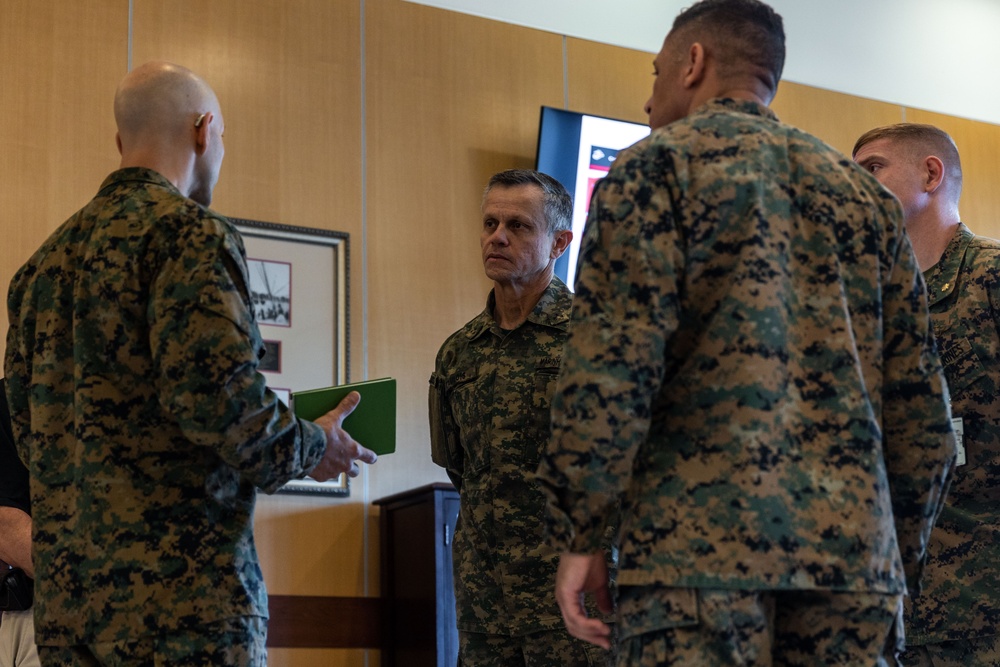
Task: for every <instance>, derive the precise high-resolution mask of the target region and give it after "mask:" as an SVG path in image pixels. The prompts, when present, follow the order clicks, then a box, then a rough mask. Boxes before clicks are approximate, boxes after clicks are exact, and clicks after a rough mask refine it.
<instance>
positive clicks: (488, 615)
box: [430, 278, 572, 635]
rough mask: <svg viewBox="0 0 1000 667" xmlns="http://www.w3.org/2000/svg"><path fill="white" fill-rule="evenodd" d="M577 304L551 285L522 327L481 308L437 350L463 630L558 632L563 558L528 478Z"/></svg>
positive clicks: (436, 390)
mask: <svg viewBox="0 0 1000 667" xmlns="http://www.w3.org/2000/svg"><path fill="white" fill-rule="evenodd" d="M571 299H572V295H571V294H570V292H569V290H568V289H567V287H566V285H565V284H563V282H562V281H561V280H559V278H553V279H552V282H551V283H550V284H549V287H548V288H547V289H546V291H545V293H544V294H543V295H542V298H541V299H540V300H539V302H538V304H537V305H536V306H535V308H534V310H533V311H532V312H531V315H529V316H528V319H527V321H526V322H524V324H522V325H521V326H519V327H518V328H516V329H514V330H513V331H509V332H507V331H504V330H502V329H500V327H499V326H498V325H497V324H496V322H495V321H494V320H493V308H494V304H495V301H494V297H493V293H492V292H491V293H490V296H489V299H488V301H487V303H486V310H484V311H483V312H482V313H481V314H480V315H479V316H477V317H476V318H475V319H473V320H472V321H471V322H469V323H468V324H466V325H465V326H464V327H462V328H461V329H460V330H459V331H457V332H456V333H454V334H452V336H451V337H449V338H448V340H446V341H445V343H444V345H442V346H441V350H440V351H439V352H438V355H437V361H436V363H435V368H434V374H433V375H432V376H431V380H430V382H431V386H430V423H431V455H432V458H433V459H434V462H435V463H437V464H438V465H440V466H443V467H444V468H446V469H447V471H448V476H449V477H450V478H451V480H452V482H454V484H455V486H456V487H457V488H458V490H459V492H460V497H461V500H460V510H459V517H458V525H457V527H456V529H455V542H454V546H453V549H452V553H453V555H454V560H455V598H456V604H457V611H458V627H459V629H461V630H467V631H473V632H488V633H491V634H510V635H520V634H525V633H528V632H533V631H535V630H539V629H548V628H554V627H559V625H560V624H561V623H562V618H561V616H560V614H559V609H558V607H557V605H556V603H555V595H554V591H555V571H556V566H557V565H558V554H557V553H556V552H555V551H553V550H552V549H551V548H550V547H549V546H548V544H547V543H546V541H545V534H544V532H543V525H542V520H541V516H542V512H543V510H544V507H545V498H544V497H543V496H542V494H541V491H540V490H539V489H538V487H537V485H536V484H535V483H534V481H533V479H532V476H533V473H534V471H535V468H536V467H537V465H538V456H539V453H540V451H541V449H542V447H543V446H544V445H545V443H546V442H547V441H548V438H549V433H550V431H549V410H550V399H551V396H552V391H553V389H554V388H555V378H556V373H557V372H558V371H559V360H560V357H561V355H562V347H563V343H564V342H565V340H566V325H567V322H568V320H569V309H570V302H571Z"/></svg>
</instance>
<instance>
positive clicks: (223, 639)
mask: <svg viewBox="0 0 1000 667" xmlns="http://www.w3.org/2000/svg"><path fill="white" fill-rule="evenodd" d="M266 639H267V619H264V618H260V617H257V616H242V617H238V618H229V619H226V620H224V621H220V622H218V623H209V624H206V625H205V626H203V627H202V628H199V629H198V630H178V631H174V632H170V633H167V634H164V635H162V636H153V635H150V636H147V637H139V638H137V639H132V640H126V641H113V642H101V643H97V644H88V645H85V646H39V647H38V657H39V658H40V659H41V663H42V667H50V666H51V667H56V666H58V667H161V666H162V665H184V666H185V667H218V666H219V665H227V666H231V667H266V666H267V649H266V648H265V646H264V644H265V640H266Z"/></svg>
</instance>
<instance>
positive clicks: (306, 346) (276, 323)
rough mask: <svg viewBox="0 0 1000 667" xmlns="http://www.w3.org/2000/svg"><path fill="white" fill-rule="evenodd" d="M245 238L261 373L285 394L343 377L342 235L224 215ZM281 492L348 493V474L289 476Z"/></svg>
mask: <svg viewBox="0 0 1000 667" xmlns="http://www.w3.org/2000/svg"><path fill="white" fill-rule="evenodd" d="M229 220H230V222H232V223H233V224H234V225H235V226H236V228H237V229H238V230H239V232H240V234H241V235H242V237H243V243H244V245H245V246H246V251H247V270H248V273H249V277H250V284H249V289H250V298H251V301H252V302H253V306H254V312H255V314H256V315H257V324H258V325H259V326H260V332H261V336H262V337H263V339H264V349H265V352H264V358H263V359H261V364H260V367H259V370H260V371H261V373H263V374H264V376H265V377H266V378H267V384H268V387H270V388H271V390H272V391H274V392H275V393H276V394H277V395H278V397H279V398H280V399H281V400H282V401H284V402H285V404H286V405H287V404H288V401H289V396H290V394H291V392H294V391H302V390H305V389H316V388H319V387H329V386H331V385H335V384H343V383H345V382H347V381H348V375H347V369H348V357H347V355H348V352H347V351H348V349H349V348H348V312H349V310H348V234H346V233H345V232H334V231H328V230H325V229H312V228H309V227H294V226H290V225H280V224H277V223H273V222H259V221H256V220H246V219H242V218H230V219H229ZM281 492H282V493H310V494H324V495H332V496H346V495H348V494H349V493H350V486H349V484H348V480H347V475H341V476H340V477H339V478H337V479H336V480H330V481H328V482H317V481H316V480H314V479H310V478H308V477H307V478H305V479H302V480H293V481H291V482H289V483H288V484H286V485H285V486H284V487H282V489H281Z"/></svg>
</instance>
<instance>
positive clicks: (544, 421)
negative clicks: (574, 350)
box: [524, 362, 559, 470]
mask: <svg viewBox="0 0 1000 667" xmlns="http://www.w3.org/2000/svg"><path fill="white" fill-rule="evenodd" d="M558 377H559V365H558V362H556V363H554V364H552V365H544V366H537V367H536V368H535V377H534V388H533V390H532V392H531V407H530V410H529V411H528V412H529V414H526V415H525V418H526V419H529V421H530V426H528V428H526V429H525V430H526V434H525V435H526V438H525V444H524V466H525V469H526V470H534V469H535V468H536V467H538V460H539V459H540V458H541V456H542V452H543V451H544V450H545V447H546V445H547V444H548V442H549V439H550V438H551V436H552V426H551V423H552V422H551V419H552V394H553V393H554V392H555V389H556V378H558Z"/></svg>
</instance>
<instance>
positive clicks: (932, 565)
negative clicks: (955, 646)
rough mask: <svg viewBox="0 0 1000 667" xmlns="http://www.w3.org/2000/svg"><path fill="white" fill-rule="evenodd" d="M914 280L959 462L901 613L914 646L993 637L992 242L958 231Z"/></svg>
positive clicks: (996, 522)
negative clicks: (919, 285)
mask: <svg viewBox="0 0 1000 667" xmlns="http://www.w3.org/2000/svg"><path fill="white" fill-rule="evenodd" d="M924 279H925V280H926V281H927V292H928V295H929V299H930V308H931V323H932V324H933V325H934V336H935V338H936V339H937V344H938V349H940V351H941V360H942V361H943V362H944V374H945V377H946V378H947V379H948V389H949V392H950V394H951V413H952V417H953V418H955V419H956V420H958V419H961V431H962V435H961V437H960V438H959V442H960V447H959V450H960V451H962V450H964V459H965V462H964V464H963V463H962V457H961V456H960V457H959V465H958V466H957V467H956V468H955V476H954V479H953V480H952V484H951V489H950V490H949V491H948V498H947V499H946V501H945V506H944V509H942V510H941V516H940V517H939V518H938V521H937V524H936V525H935V526H934V531H933V532H932V533H931V544H930V556H929V558H928V562H927V567H926V569H925V570H924V577H923V579H922V580H921V585H922V588H923V590H922V592H921V594H920V595H919V596H916V597H914V598H913V600H912V601H911V602H912V604H911V605H910V606H908V607H907V614H906V619H907V632H906V638H907V641H908V642H909V643H916V644H924V643H928V642H939V641H945V640H951V639H961V638H967V637H978V636H983V635H994V634H997V633H1000V242H998V241H994V240H992V239H987V238H983V237H977V236H975V235H973V233H972V232H970V231H969V229H968V228H967V227H966V226H965V225H961V226H960V227H959V229H958V231H957V232H956V233H955V237H954V238H953V239H952V240H951V242H950V243H949V244H948V247H947V248H946V249H945V251H944V254H943V255H942V256H941V259H940V260H939V261H938V263H937V264H935V265H934V266H933V267H931V268H930V269H928V270H927V271H925V272H924Z"/></svg>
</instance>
